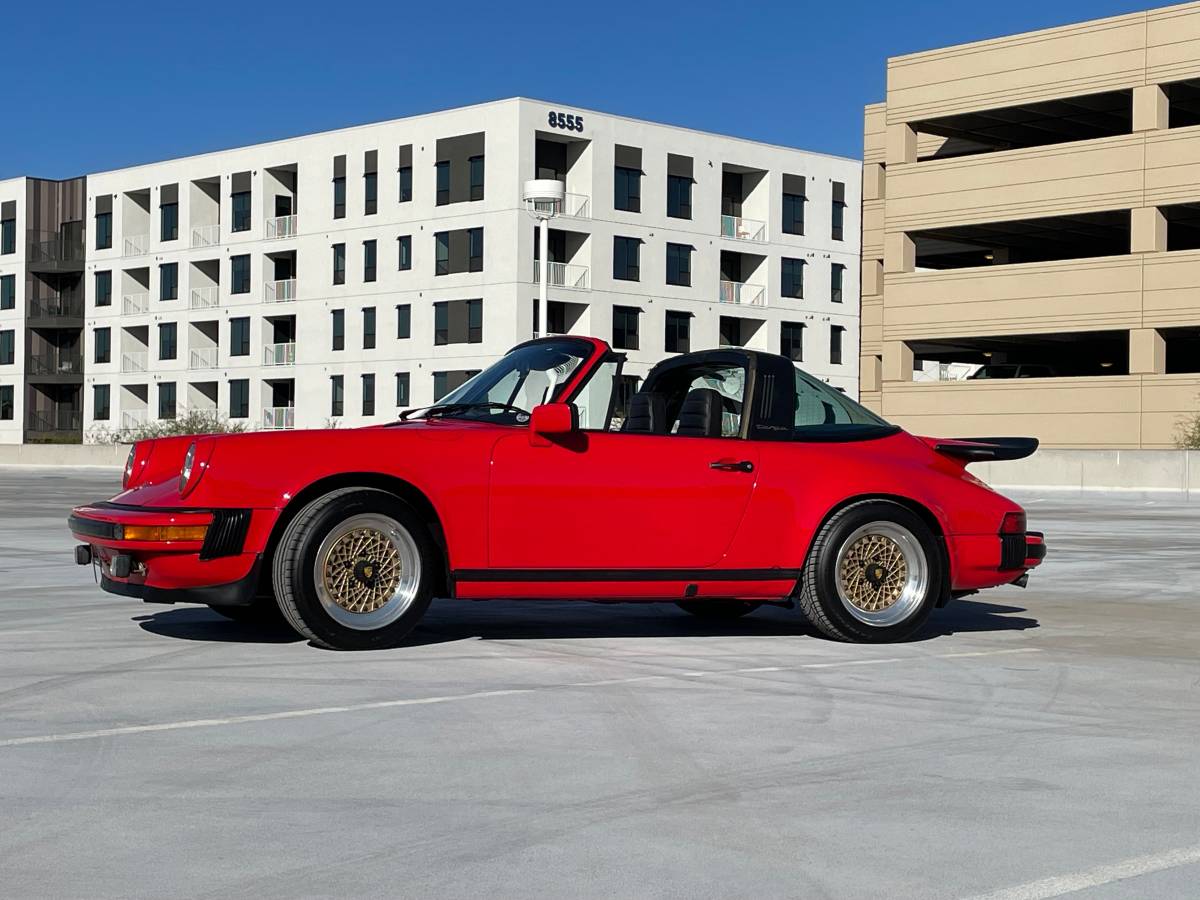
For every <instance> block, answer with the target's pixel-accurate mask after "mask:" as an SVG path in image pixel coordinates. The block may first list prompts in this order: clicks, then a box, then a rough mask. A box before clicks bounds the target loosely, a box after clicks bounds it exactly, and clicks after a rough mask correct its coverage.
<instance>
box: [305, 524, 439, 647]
mask: <svg viewBox="0 0 1200 900" xmlns="http://www.w3.org/2000/svg"><path fill="white" fill-rule="evenodd" d="M313 582H314V585H315V587H316V591H317V598H318V599H319V600H320V601H321V606H322V607H323V608H324V610H325V612H326V613H328V614H329V616H330V618H332V619H334V620H335V621H336V622H338V623H339V624H341V625H345V626H346V627H348V628H354V629H356V630H360V631H373V630H375V629H377V628H382V627H383V626H385V625H388V624H390V623H392V622H394V621H395V620H396V619H397V618H399V617H400V616H401V615H402V614H403V613H404V611H405V610H407V609H408V608H409V607H410V606H411V605H412V603H413V600H414V599H416V596H417V592H418V589H419V587H420V584H421V555H420V552H419V551H418V549H417V544H416V541H415V540H414V539H413V536H412V535H411V534H409V532H408V529H407V528H405V527H404V526H403V525H401V524H400V523H399V522H397V521H396V520H395V519H393V518H391V517H390V516H385V515H382V514H379V513H366V514H363V515H358V516H351V517H350V518H348V519H346V520H344V521H343V522H340V523H338V524H337V525H336V526H334V528H333V530H332V531H330V532H329V534H327V535H326V536H325V539H324V540H323V541H322V542H321V546H320V547H319V548H318V549H317V555H316V559H315V560H314V561H313Z"/></svg>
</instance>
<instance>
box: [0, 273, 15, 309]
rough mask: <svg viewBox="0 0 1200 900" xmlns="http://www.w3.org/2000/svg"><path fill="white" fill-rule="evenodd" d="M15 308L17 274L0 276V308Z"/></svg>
mask: <svg viewBox="0 0 1200 900" xmlns="http://www.w3.org/2000/svg"><path fill="white" fill-rule="evenodd" d="M16 308H17V276H16V275H3V276H0V309H16Z"/></svg>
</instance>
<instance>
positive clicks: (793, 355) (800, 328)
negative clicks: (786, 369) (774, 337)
mask: <svg viewBox="0 0 1200 900" xmlns="http://www.w3.org/2000/svg"><path fill="white" fill-rule="evenodd" d="M779 355H780V356H786V357H787V358H788V359H790V360H791V361H792V362H804V323H803V322H780V323H779Z"/></svg>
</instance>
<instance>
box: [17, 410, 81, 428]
mask: <svg viewBox="0 0 1200 900" xmlns="http://www.w3.org/2000/svg"><path fill="white" fill-rule="evenodd" d="M81 428H83V411H82V410H79V409H74V408H73V407H70V406H60V407H58V408H57V409H52V410H49V411H48V412H31V413H30V414H29V430H30V431H32V432H34V433H35V434H47V433H49V432H54V431H79V430H80V429H81Z"/></svg>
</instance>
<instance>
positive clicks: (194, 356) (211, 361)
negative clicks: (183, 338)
mask: <svg viewBox="0 0 1200 900" xmlns="http://www.w3.org/2000/svg"><path fill="white" fill-rule="evenodd" d="M218 358H219V357H218V351H217V348H216V347H204V348H201V349H199V350H192V351H191V352H190V353H188V368H189V369H215V368H216V367H217V361H218Z"/></svg>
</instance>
